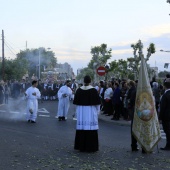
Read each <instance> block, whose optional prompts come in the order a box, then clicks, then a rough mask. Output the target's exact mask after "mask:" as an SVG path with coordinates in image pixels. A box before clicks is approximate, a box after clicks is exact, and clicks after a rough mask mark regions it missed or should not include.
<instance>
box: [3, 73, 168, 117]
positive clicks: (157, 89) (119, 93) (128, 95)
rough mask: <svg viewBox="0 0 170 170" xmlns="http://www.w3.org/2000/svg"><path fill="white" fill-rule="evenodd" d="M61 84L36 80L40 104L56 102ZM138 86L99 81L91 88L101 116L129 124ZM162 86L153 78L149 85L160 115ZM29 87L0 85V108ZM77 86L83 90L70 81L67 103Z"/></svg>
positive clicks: (15, 83) (24, 84)
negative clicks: (93, 88)
mask: <svg viewBox="0 0 170 170" xmlns="http://www.w3.org/2000/svg"><path fill="white" fill-rule="evenodd" d="M166 77H167V78H170V75H169V74H167V76H166ZM64 83H65V82H64V81H60V82H53V81H51V82H48V81H45V82H42V81H41V80H39V81H38V87H37V88H38V89H39V90H40V92H41V101H46V100H50V101H53V100H58V97H57V92H58V90H59V89H60V87H62V86H63V85H64ZM137 83H138V81H137V80H136V81H132V80H119V79H112V80H111V81H107V82H106V81H100V82H99V83H94V84H92V85H93V86H94V87H95V88H96V90H97V91H98V93H99V96H100V99H101V111H103V114H105V115H106V116H112V118H111V119H112V120H119V119H120V117H123V118H124V119H125V120H131V119H132V115H131V112H130V109H131V107H132V106H134V105H135V97H136V96H135V95H136V87H137ZM162 84H163V82H162V83H158V82H157V81H156V79H155V78H153V79H152V81H151V87H152V90H153V95H154V97H155V106H156V110H157V112H159V103H160V97H161V95H162V94H163V93H164V89H163V86H162ZM30 86H31V81H28V80H24V79H23V80H21V81H17V80H11V81H7V82H4V81H1V82H0V104H3V103H5V104H8V98H9V97H12V98H15V99H17V98H18V97H21V96H24V93H25V91H26V89H27V88H29V87H30ZM79 86H82V84H77V83H76V82H75V80H73V81H72V83H71V87H70V88H71V89H72V91H73V97H72V98H70V100H71V99H73V98H74V93H75V92H76V89H77V88H78V87H79Z"/></svg>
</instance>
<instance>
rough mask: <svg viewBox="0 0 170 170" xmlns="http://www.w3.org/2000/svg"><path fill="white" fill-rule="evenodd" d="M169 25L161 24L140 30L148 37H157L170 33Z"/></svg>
mask: <svg viewBox="0 0 170 170" xmlns="http://www.w3.org/2000/svg"><path fill="white" fill-rule="evenodd" d="M169 30H170V24H168V23H167V24H161V25H155V26H150V27H146V28H144V29H141V32H142V33H143V34H145V35H147V36H149V37H151V36H152V37H159V36H161V35H163V34H167V33H169V32H170V31H169Z"/></svg>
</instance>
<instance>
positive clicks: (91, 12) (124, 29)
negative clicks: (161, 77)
mask: <svg viewBox="0 0 170 170" xmlns="http://www.w3.org/2000/svg"><path fill="white" fill-rule="evenodd" d="M0 4H1V9H0V28H1V31H2V29H3V30H4V33H5V40H6V43H8V47H7V46H6V45H5V57H6V58H9V57H10V58H14V57H15V54H16V53H18V52H19V51H20V50H24V49H25V48H26V41H27V47H28V48H30V49H32V48H39V47H45V48H51V50H52V51H54V52H55V54H56V57H57V60H58V62H59V63H64V62H68V63H70V64H71V66H72V67H73V69H74V72H75V73H76V70H77V69H78V68H83V67H86V66H87V64H88V62H89V61H90V59H91V57H92V56H91V54H90V49H91V47H93V46H99V45H101V44H102V43H105V44H107V46H108V48H112V60H115V59H121V58H122V59H126V58H128V57H132V56H133V50H132V48H131V47H130V45H131V44H132V43H136V42H137V41H138V40H139V39H141V40H142V42H143V45H144V53H145V54H146V49H147V47H148V45H149V44H150V43H154V44H155V46H156V53H155V54H154V55H152V56H151V58H150V60H149V62H148V63H149V64H150V66H155V65H156V66H157V67H158V68H159V70H164V68H163V67H164V63H165V62H167V63H168V62H169V63H170V53H163V52H160V49H163V50H170V16H169V13H170V4H168V3H166V0H0ZM1 44H2V42H1ZM9 48H10V49H9ZM1 50H2V45H1V46H0V51H1ZM0 56H1V53H0ZM168 70H170V67H169V69H168Z"/></svg>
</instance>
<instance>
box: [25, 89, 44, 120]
mask: <svg viewBox="0 0 170 170" xmlns="http://www.w3.org/2000/svg"><path fill="white" fill-rule="evenodd" d="M25 93H26V94H27V95H26V98H27V110H26V113H27V115H26V119H27V120H33V121H35V120H36V118H37V112H38V100H37V99H39V98H40V97H41V93H40V91H39V90H38V88H36V87H32V86H31V87H29V88H28V89H27V90H26V92H25ZM32 93H36V96H34V95H32ZM30 109H32V111H33V113H32V114H31V113H30Z"/></svg>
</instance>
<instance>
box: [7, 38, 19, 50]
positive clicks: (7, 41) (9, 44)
mask: <svg viewBox="0 0 170 170" xmlns="http://www.w3.org/2000/svg"><path fill="white" fill-rule="evenodd" d="M5 43H6V44H7V45H8V46H9V47H10V48H11V49H12V50H13V51H14V52H15V53H17V52H16V51H15V49H14V48H13V47H12V46H11V45H10V43H9V42H8V41H7V40H6V39H5Z"/></svg>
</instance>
